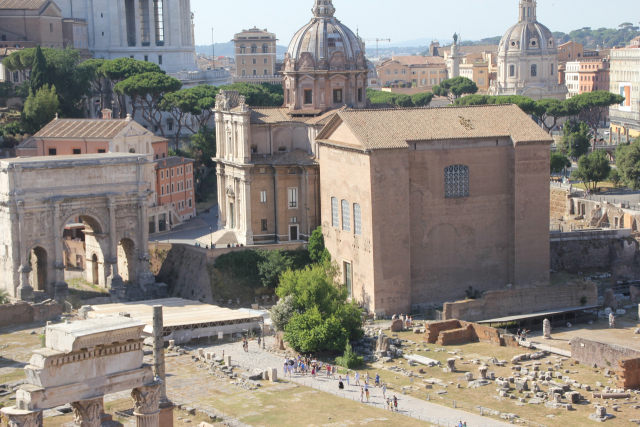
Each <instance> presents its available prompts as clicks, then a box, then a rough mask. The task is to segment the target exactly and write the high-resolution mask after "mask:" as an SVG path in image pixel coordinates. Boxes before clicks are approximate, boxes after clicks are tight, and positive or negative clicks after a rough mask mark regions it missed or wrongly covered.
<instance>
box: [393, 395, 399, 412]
mask: <svg viewBox="0 0 640 427" xmlns="http://www.w3.org/2000/svg"><path fill="white" fill-rule="evenodd" d="M393 408H394V409H395V411H396V412H398V398H397V397H396V396H395V395H394V396H393Z"/></svg>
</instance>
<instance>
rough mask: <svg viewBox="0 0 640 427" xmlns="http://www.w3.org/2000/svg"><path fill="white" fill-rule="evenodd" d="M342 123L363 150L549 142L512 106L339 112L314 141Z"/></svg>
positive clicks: (326, 139)
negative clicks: (464, 142) (462, 142)
mask: <svg viewBox="0 0 640 427" xmlns="http://www.w3.org/2000/svg"><path fill="white" fill-rule="evenodd" d="M340 121H342V122H343V123H345V124H346V125H347V127H348V128H349V129H350V130H351V131H352V132H353V134H354V135H355V136H356V137H357V138H358V140H359V141H360V143H361V144H362V145H363V146H364V148H365V150H379V149H392V148H407V147H408V142H409V141H429V140H449V139H469V138H492V137H510V138H511V139H512V140H513V142H514V144H517V143H528V142H530V143H533V142H544V143H548V144H551V143H552V142H553V140H552V139H551V137H550V136H549V135H548V134H547V133H546V132H544V131H543V130H542V129H541V128H540V127H539V126H538V125H537V124H535V123H534V122H533V120H531V118H529V116H527V115H526V114H525V113H523V112H522V110H520V108H518V107H517V106H515V105H511V104H507V105H491V106H477V107H444V108H401V109H394V110H344V111H339V112H338V113H337V114H336V115H335V116H334V117H333V119H332V120H331V122H330V124H329V125H327V126H326V127H325V128H324V129H323V130H322V131H321V132H320V134H319V135H318V137H317V140H318V141H321V142H325V143H331V144H334V143H335V144H337V145H340V142H339V141H332V140H331V139H330V135H331V131H332V129H333V126H331V124H334V123H340Z"/></svg>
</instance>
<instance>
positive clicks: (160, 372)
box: [153, 305, 175, 427]
mask: <svg viewBox="0 0 640 427" xmlns="http://www.w3.org/2000/svg"><path fill="white" fill-rule="evenodd" d="M163 325H164V322H163V317H162V306H161V305H154V306H153V372H154V375H155V376H156V377H158V378H160V380H161V381H162V385H161V386H160V390H159V395H158V403H159V409H160V415H159V418H160V427H173V408H175V405H174V404H173V402H171V401H170V400H169V398H168V397H167V387H166V382H165V377H166V376H165V364H164V333H163V328H164V326H163Z"/></svg>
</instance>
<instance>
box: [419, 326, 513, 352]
mask: <svg viewBox="0 0 640 427" xmlns="http://www.w3.org/2000/svg"><path fill="white" fill-rule="evenodd" d="M424 340H425V341H426V342H428V343H437V344H439V345H456V344H465V343H468V342H484V343H487V344H492V345H496V346H500V345H504V343H503V340H502V339H501V337H500V332H499V331H498V330H497V329H496V328H491V327H489V326H483V325H479V324H477V323H470V322H463V321H459V320H446V321H442V322H434V323H429V324H427V325H426V332H425V335H424Z"/></svg>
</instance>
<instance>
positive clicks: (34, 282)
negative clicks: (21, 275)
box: [29, 246, 49, 291]
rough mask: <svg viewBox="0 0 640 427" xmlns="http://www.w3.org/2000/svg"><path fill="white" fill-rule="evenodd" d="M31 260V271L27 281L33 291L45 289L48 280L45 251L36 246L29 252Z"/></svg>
mask: <svg viewBox="0 0 640 427" xmlns="http://www.w3.org/2000/svg"><path fill="white" fill-rule="evenodd" d="M29 256H30V262H31V273H30V277H29V282H30V284H31V287H32V288H33V290H35V291H46V290H47V285H48V284H49V282H48V271H47V270H48V268H49V265H48V261H49V260H48V258H49V257H48V255H47V251H46V250H45V249H44V248H43V247H41V246H37V247H35V248H33V249H32V250H31V252H30V254H29Z"/></svg>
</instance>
